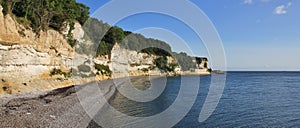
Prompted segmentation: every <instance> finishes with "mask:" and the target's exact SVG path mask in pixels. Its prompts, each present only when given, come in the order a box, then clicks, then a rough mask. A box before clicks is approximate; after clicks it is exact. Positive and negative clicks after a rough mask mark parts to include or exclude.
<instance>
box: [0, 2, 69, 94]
mask: <svg viewBox="0 0 300 128" xmlns="http://www.w3.org/2000/svg"><path fill="white" fill-rule="evenodd" d="M73 56H74V49H73V48H72V47H71V46H70V45H69V44H68V42H67V40H66V39H65V38H64V36H63V35H62V34H60V32H58V31H55V30H48V31H45V32H43V31H41V32H40V33H39V35H37V34H36V33H35V32H33V31H32V30H31V29H26V28H25V27H24V26H23V25H20V24H18V23H17V22H16V21H15V20H14V19H13V18H12V17H11V16H10V15H5V16H4V15H3V13H2V7H1V6H0V60H1V62H0V80H1V81H2V82H1V81H0V89H1V92H2V93H3V92H5V91H9V92H10V93H18V92H28V91H32V90H40V89H42V88H43V89H47V88H51V87H49V85H50V84H49V85H45V84H47V83H49V82H50V83H53V81H55V80H54V79H52V80H50V79H51V77H50V76H49V75H50V71H51V70H52V69H53V68H61V69H65V70H68V69H70V68H71V67H72V64H73V60H72V59H73ZM3 81H4V82H3ZM69 84H70V83H69ZM43 85H44V86H43ZM37 86H40V87H37ZM50 86H51V85H50ZM62 86H64V85H62ZM1 92H0V93H1Z"/></svg>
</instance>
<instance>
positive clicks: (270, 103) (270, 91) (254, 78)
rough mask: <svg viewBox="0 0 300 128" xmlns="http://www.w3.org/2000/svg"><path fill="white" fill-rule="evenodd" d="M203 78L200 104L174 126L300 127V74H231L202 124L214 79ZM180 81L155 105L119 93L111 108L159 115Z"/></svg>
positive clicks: (170, 85) (175, 80) (175, 79)
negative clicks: (204, 105)
mask: <svg viewBox="0 0 300 128" xmlns="http://www.w3.org/2000/svg"><path fill="white" fill-rule="evenodd" d="M190 77H198V76H190ZM199 79H200V81H201V82H200V85H199V93H198V95H197V99H196V102H195V103H194V105H193V107H192V109H191V110H190V111H189V112H188V114H187V115H186V116H185V117H184V118H183V119H182V120H181V121H180V122H179V123H178V124H176V125H175V126H174V127H300V72H228V73H227V81H226V86H225V89H224V92H223V95H222V97H221V99H220V102H219V104H218V106H217V108H216V110H215V111H214V112H213V114H212V115H211V116H210V117H209V118H208V119H207V120H206V121H205V122H202V123H199V122H198V117H199V113H200V111H201V108H202V105H203V103H204V101H205V98H206V96H207V93H208V90H209V86H210V80H211V76H201V77H199ZM180 80H181V77H172V78H168V80H167V81H168V82H167V86H166V88H165V90H164V92H163V93H162V95H160V96H159V97H158V98H157V99H155V100H153V101H151V102H146V103H138V102H134V101H131V100H129V99H127V98H126V97H124V96H122V95H121V94H117V95H116V97H115V99H114V100H112V101H111V105H112V106H114V108H116V109H117V110H118V111H120V112H122V113H125V114H127V115H131V116H136V117H147V116H151V115H155V114H157V113H160V112H162V111H164V110H166V109H167V108H168V107H169V106H170V105H171V104H172V103H173V102H174V100H175V99H176V97H177V95H178V92H179V89H180ZM186 96H187V97H188V95H186ZM171 118H172V117H169V119H171ZM165 121H168V120H165Z"/></svg>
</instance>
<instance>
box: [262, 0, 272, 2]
mask: <svg viewBox="0 0 300 128" xmlns="http://www.w3.org/2000/svg"><path fill="white" fill-rule="evenodd" d="M270 1H271V0H261V2H270Z"/></svg>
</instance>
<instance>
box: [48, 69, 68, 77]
mask: <svg viewBox="0 0 300 128" xmlns="http://www.w3.org/2000/svg"><path fill="white" fill-rule="evenodd" d="M55 75H63V76H64V77H65V78H69V77H71V72H63V71H62V70H61V69H56V68H54V69H52V70H51V71H50V76H55Z"/></svg>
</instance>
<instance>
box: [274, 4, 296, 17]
mask: <svg viewBox="0 0 300 128" xmlns="http://www.w3.org/2000/svg"><path fill="white" fill-rule="evenodd" d="M291 6H292V2H289V3H287V4H286V5H280V6H277V7H276V8H275V10H274V13H275V14H278V15H282V14H286V13H287V12H288V11H287V9H288V8H289V7H291Z"/></svg>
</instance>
